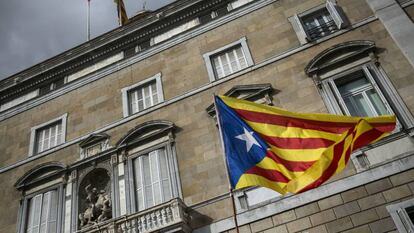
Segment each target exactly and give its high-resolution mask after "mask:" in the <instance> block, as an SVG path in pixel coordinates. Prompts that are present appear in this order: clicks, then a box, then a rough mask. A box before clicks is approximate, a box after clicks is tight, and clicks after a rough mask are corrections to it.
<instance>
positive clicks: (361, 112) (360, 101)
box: [349, 94, 376, 116]
mask: <svg viewBox="0 0 414 233" xmlns="http://www.w3.org/2000/svg"><path fill="white" fill-rule="evenodd" d="M349 99H350V100H351V103H352V105H353V107H354V108H355V109H356V110H357V112H358V113H357V115H356V116H376V114H375V113H374V112H373V111H372V109H371V108H370V107H369V105H368V103H367V102H368V100H367V99H365V98H364V96H363V95H362V94H358V95H354V96H352V97H350V98H349Z"/></svg>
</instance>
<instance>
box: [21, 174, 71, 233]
mask: <svg viewBox="0 0 414 233" xmlns="http://www.w3.org/2000/svg"><path fill="white" fill-rule="evenodd" d="M45 185H46V184H45ZM35 188H36V187H35ZM53 190H56V197H57V209H56V211H57V212H56V232H57V233H60V232H62V230H63V227H64V226H63V213H64V211H65V210H64V205H63V204H64V201H63V198H64V197H63V194H64V187H63V183H62V182H59V183H57V184H53V185H51V186H48V187H46V188H42V189H40V190H37V191H33V192H30V190H27V191H25V192H24V196H23V198H22V199H21V201H20V208H19V213H18V214H19V219H18V223H17V233H26V232H27V223H28V220H29V219H28V218H29V211H30V210H29V206H30V204H29V200H30V199H32V198H33V197H35V196H37V195H39V194H43V195H44V194H46V193H47V192H49V191H53ZM28 191H29V193H27V192H28ZM26 193H27V194H26Z"/></svg>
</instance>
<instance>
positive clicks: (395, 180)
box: [390, 169, 414, 186]
mask: <svg viewBox="0 0 414 233" xmlns="http://www.w3.org/2000/svg"><path fill="white" fill-rule="evenodd" d="M390 180H391V183H392V185H394V186H399V185H402V184H406V183H409V182H410V181H414V169H411V170H408V171H405V172H402V173H399V174H397V175H393V176H391V177H390Z"/></svg>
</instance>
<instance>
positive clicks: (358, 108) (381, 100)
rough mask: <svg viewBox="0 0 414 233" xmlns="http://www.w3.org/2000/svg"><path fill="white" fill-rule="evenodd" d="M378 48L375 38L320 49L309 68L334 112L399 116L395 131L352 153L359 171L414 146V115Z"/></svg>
mask: <svg viewBox="0 0 414 233" xmlns="http://www.w3.org/2000/svg"><path fill="white" fill-rule="evenodd" d="M375 48H376V46H375V43H374V42H372V41H363V40H360V41H359V40H358V41H347V42H344V43H341V44H337V45H334V46H332V47H331V48H328V49H326V50H324V51H322V52H320V53H319V54H318V55H316V56H315V57H314V58H313V59H312V60H311V61H310V62H309V63H308V65H307V66H306V68H305V72H306V74H307V75H308V76H309V77H311V78H312V79H313V80H314V82H315V83H316V84H317V86H318V88H319V92H320V94H321V97H322V99H323V101H324V102H325V105H326V107H327V108H328V110H329V112H330V113H333V114H341V115H351V116H370V117H372V116H380V115H385V114H387V115H388V114H391V115H396V116H397V126H396V129H395V131H394V134H393V135H391V136H390V137H386V138H384V139H382V140H380V141H378V142H376V143H375V144H372V145H370V146H368V147H364V148H360V150H359V151H355V152H354V153H353V154H352V156H351V158H352V161H353V163H354V165H355V168H356V169H357V171H358V172H360V171H363V170H366V169H368V168H369V167H370V166H374V165H376V164H379V163H383V162H384V161H387V160H392V159H394V158H395V157H397V156H400V155H402V154H404V153H408V152H409V151H411V150H412V143H411V138H410V136H409V132H410V130H409V129H410V128H411V127H412V126H413V125H414V118H413V116H412V115H411V113H410V111H409V110H408V108H407V107H406V106H405V103H404V101H403V100H402V98H401V97H400V96H399V94H398V92H397V90H396V89H395V88H394V87H393V85H392V83H391V81H390V80H389V78H388V77H387V74H386V73H385V71H384V70H383V69H382V67H381V66H380V63H379V62H378V60H377V56H376V54H375ZM384 151H389V152H390V153H384Z"/></svg>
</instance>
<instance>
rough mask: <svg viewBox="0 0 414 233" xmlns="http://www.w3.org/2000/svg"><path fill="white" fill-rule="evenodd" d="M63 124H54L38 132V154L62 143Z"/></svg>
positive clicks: (36, 140)
mask: <svg viewBox="0 0 414 233" xmlns="http://www.w3.org/2000/svg"><path fill="white" fill-rule="evenodd" d="M61 137H62V122H61V121H59V122H58V123H53V124H52V125H49V126H46V127H45V128H42V129H39V130H37V131H36V139H35V142H36V152H37V153H39V152H42V151H45V150H47V149H50V148H52V147H55V146H57V145H59V144H61V143H62V140H61Z"/></svg>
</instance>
